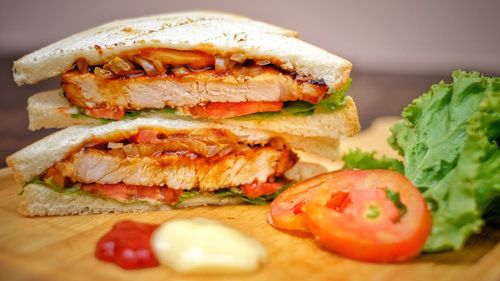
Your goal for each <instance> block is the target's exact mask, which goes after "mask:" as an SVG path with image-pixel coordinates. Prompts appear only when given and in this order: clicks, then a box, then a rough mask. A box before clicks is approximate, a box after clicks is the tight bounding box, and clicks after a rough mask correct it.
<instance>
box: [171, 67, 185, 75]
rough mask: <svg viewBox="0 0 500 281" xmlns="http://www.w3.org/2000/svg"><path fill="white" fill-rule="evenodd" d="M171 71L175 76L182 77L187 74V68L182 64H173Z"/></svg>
mask: <svg viewBox="0 0 500 281" xmlns="http://www.w3.org/2000/svg"><path fill="white" fill-rule="evenodd" d="M172 72H173V73H174V75H175V76H178V77H182V76H186V75H188V74H189V69H187V68H186V67H184V66H174V67H172Z"/></svg>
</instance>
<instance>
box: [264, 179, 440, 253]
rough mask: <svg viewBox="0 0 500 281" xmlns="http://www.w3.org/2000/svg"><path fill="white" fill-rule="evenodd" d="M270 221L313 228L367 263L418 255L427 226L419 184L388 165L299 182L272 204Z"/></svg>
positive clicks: (328, 243) (327, 242) (325, 242)
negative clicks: (381, 168) (413, 182)
mask: <svg viewBox="0 0 500 281" xmlns="http://www.w3.org/2000/svg"><path fill="white" fill-rule="evenodd" d="M270 222H271V224H272V225H274V226H276V227H278V228H282V229H287V230H298V231H306V232H307V231H308V232H311V233H312V234H313V235H314V236H315V238H316V240H318V242H319V243H320V244H321V245H322V246H323V247H325V248H327V249H329V250H332V251H334V252H336V253H339V254H341V255H343V256H346V257H349V258H352V259H357V260H363V261H369V262H401V261H405V260H408V259H410V258H412V257H415V256H417V255H418V254H419V253H420V250H421V249H422V247H423V245H424V244H425V241H426V239H427V237H428V235H429V233H430V230H431V216H430V212H429V210H428V208H427V204H426V202H425V200H424V198H423V197H422V195H421V194H420V192H419V191H418V189H417V188H416V187H415V186H414V185H413V184H412V183H411V182H410V181H409V180H408V179H407V178H405V177H404V176H402V175H401V174H398V173H396V172H393V171H388V170H366V171H363V170H341V171H335V172H331V173H326V174H323V175H320V176H317V177H314V178H312V179H309V180H307V181H305V182H303V183H299V184H297V185H295V186H294V187H292V188H290V189H288V190H286V191H285V192H283V193H282V194H280V195H279V196H278V197H277V198H276V199H275V201H274V202H273V203H272V204H271V213H270Z"/></svg>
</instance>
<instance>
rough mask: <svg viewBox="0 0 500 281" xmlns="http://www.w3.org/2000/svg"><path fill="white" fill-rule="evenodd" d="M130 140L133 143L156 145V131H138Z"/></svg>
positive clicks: (146, 129)
mask: <svg viewBox="0 0 500 281" xmlns="http://www.w3.org/2000/svg"><path fill="white" fill-rule="evenodd" d="M130 140H131V141H132V142H134V143H143V144H151V143H158V142H160V140H159V139H158V131H157V130H155V129H148V128H144V129H142V128H141V129H139V130H138V131H137V133H136V134H135V135H133V136H132V137H131V138H130Z"/></svg>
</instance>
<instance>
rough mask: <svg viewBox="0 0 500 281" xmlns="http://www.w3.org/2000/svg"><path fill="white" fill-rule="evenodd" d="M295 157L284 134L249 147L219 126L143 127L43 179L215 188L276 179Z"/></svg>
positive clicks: (72, 159)
mask: <svg viewBox="0 0 500 281" xmlns="http://www.w3.org/2000/svg"><path fill="white" fill-rule="evenodd" d="M109 147H112V148H109ZM296 161H297V157H296V155H295V154H294V153H293V152H292V151H291V149H290V148H289V147H288V146H287V145H286V144H285V143H284V141H283V140H282V139H281V138H272V139H270V141H269V142H268V143H267V144H264V145H257V146H249V145H246V144H244V143H239V142H238V140H237V139H236V137H235V136H234V135H232V134H231V133H229V132H226V131H223V130H217V129H212V130H200V131H196V132H191V133H190V134H185V135H183V134H176V135H159V134H158V132H157V131H155V130H154V129H142V130H140V131H139V132H138V133H137V134H136V135H134V136H132V137H131V138H129V139H127V140H126V141H122V142H120V143H111V145H110V144H108V145H107V146H104V144H99V145H95V146H92V147H83V148H82V149H80V150H79V151H77V152H75V153H73V154H72V155H71V156H69V157H68V158H66V159H65V160H63V161H60V162H58V163H56V164H55V165H53V166H52V167H51V168H50V169H49V170H48V171H47V173H46V174H45V178H49V177H50V178H53V179H54V181H56V182H60V183H61V184H65V183H67V182H71V183H81V184H100V185H114V184H124V185H130V186H145V187H152V186H154V187H165V188H170V189H175V190H190V189H198V190H200V191H203V192H211V191H215V190H218V189H224V188H231V187H240V186H243V185H247V184H252V183H266V182H268V181H269V180H271V181H274V179H275V178H277V177H280V176H282V175H283V173H284V172H286V171H287V170H288V169H290V168H291V167H292V166H293V165H294V164H295V162H296ZM134 188H137V187H134Z"/></svg>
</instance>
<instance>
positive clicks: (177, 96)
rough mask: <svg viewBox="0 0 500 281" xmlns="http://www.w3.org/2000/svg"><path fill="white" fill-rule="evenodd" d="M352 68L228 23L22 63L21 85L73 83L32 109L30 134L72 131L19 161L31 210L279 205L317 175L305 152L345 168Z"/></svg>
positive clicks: (96, 41) (178, 24)
mask: <svg viewBox="0 0 500 281" xmlns="http://www.w3.org/2000/svg"><path fill="white" fill-rule="evenodd" d="M351 67H352V66H351V63H350V62H348V61H347V60H345V59H342V58H340V57H337V56H335V55H332V54H330V53H328V52H326V51H325V50H322V49H320V48H317V47H315V46H312V45H310V44H308V43H305V42H303V41H301V40H299V39H298V38H297V33H296V32H294V31H290V30H287V29H283V28H280V27H276V26H273V25H269V24H266V23H262V22H258V21H254V20H251V19H248V18H245V17H241V16H235V15H230V14H224V13H216V12H185V13H174V14H164V15H157V16H150V17H143V18H136V19H129V20H121V21H115V22H111V23H109V24H105V25H102V26H99V27H96V28H93V29H90V30H87V31H84V32H81V33H78V34H75V35H73V36H70V37H68V38H66V39H63V40H61V41H58V42H56V43H53V44H51V45H49V46H46V47H44V48H42V49H40V50H37V51H35V52H33V53H31V54H28V55H26V56H24V57H22V58H20V59H19V60H17V61H16V62H14V67H13V73H14V80H15V81H16V83H17V84H19V85H23V84H34V83H37V82H39V81H41V80H44V79H48V78H51V77H56V76H60V81H61V88H60V89H55V90H50V91H46V92H42V93H38V94H35V95H34V96H32V97H30V98H29V100H28V113H29V120H30V124H29V128H30V129H32V130H37V129H41V128H65V127H69V128H66V129H63V130H61V131H59V132H57V133H55V134H52V135H50V136H48V137H46V138H44V139H42V140H40V141H38V142H36V143H34V144H32V145H30V146H28V147H26V148H24V149H23V150H21V151H19V152H17V153H15V154H13V155H11V156H9V157H8V158H7V163H8V165H9V166H10V167H12V169H13V171H14V174H15V177H16V179H17V180H18V182H19V183H20V184H22V185H23V186H24V187H23V192H22V195H21V196H22V200H21V202H22V203H21V207H20V211H21V213H22V214H24V215H28V216H37V215H68V214H88V213H103V212H130V211H146V210H159V209H170V208H176V207H187V206H199V205H208V204H216V205H224V204H235V203H240V202H249V203H256V204H261V203H264V202H266V201H267V200H271V199H272V198H274V197H275V196H276V195H277V194H278V193H279V192H281V191H282V190H283V189H284V188H286V186H287V182H289V181H290V179H293V178H294V176H293V173H298V174H304V173H303V172H301V171H297V169H298V168H296V167H298V166H297V165H295V164H296V163H297V161H298V157H297V153H301V152H308V153H314V154H320V155H322V156H325V157H328V158H330V159H336V158H337V157H338V156H339V155H338V152H339V145H340V142H341V141H342V140H343V139H345V138H347V137H350V136H352V135H354V134H356V133H357V132H358V131H359V121H358V116H357V112H356V107H355V104H354V102H353V100H352V99H351V98H350V97H348V96H346V91H347V89H348V88H349V85H350V81H351V80H350V78H349V74H350V71H351ZM294 168H295V171H294ZM305 174H307V173H305Z"/></svg>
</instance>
